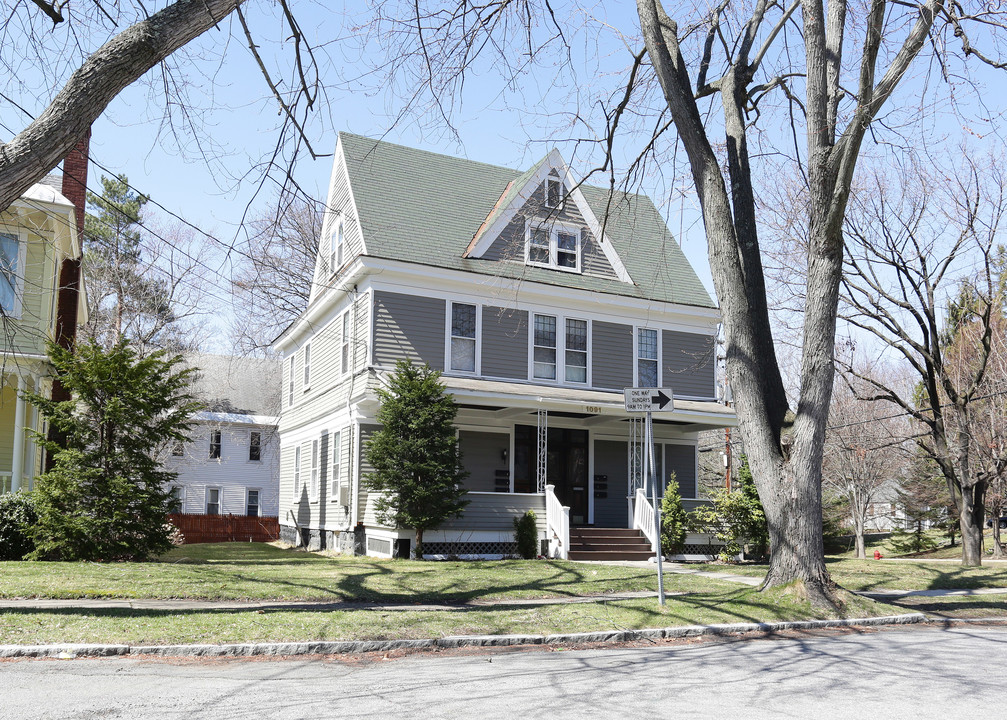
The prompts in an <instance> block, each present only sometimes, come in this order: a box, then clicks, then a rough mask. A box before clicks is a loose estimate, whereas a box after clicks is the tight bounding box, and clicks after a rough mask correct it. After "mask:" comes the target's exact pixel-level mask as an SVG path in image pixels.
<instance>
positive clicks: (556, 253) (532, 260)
mask: <svg viewBox="0 0 1007 720" xmlns="http://www.w3.org/2000/svg"><path fill="white" fill-rule="evenodd" d="M580 250H581V232H580V228H577V227H574V226H572V225H560V224H558V223H536V222H531V223H529V225H528V229H527V237H526V247H525V261H526V262H527V264H529V265H535V266H537V267H546V268H551V269H553V270H564V271H566V272H578V273H579V272H580V271H581V269H580V255H581V252H580Z"/></svg>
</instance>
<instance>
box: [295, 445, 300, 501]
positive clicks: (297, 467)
mask: <svg viewBox="0 0 1007 720" xmlns="http://www.w3.org/2000/svg"><path fill="white" fill-rule="evenodd" d="M300 499H301V446H300V445H298V446H297V447H295V448H294V500H300Z"/></svg>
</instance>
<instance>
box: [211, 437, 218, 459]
mask: <svg viewBox="0 0 1007 720" xmlns="http://www.w3.org/2000/svg"><path fill="white" fill-rule="evenodd" d="M210 459H211V460H220V430H211V431H210Z"/></svg>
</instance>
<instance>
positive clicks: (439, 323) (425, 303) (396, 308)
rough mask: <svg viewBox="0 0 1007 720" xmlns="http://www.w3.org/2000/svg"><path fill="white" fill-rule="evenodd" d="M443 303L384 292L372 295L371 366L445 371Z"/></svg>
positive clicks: (444, 310)
mask: <svg viewBox="0 0 1007 720" xmlns="http://www.w3.org/2000/svg"><path fill="white" fill-rule="evenodd" d="M445 313H446V307H445V301H444V300H441V299H437V298H428V297H420V296H417V295H404V294H402V293H392V292H386V291H383V290H378V291H375V293H374V363H375V364H376V365H395V363H396V362H397V361H399V360H410V361H412V362H415V363H426V364H428V365H429V366H430V367H431V368H433V369H434V370H443V369H444V343H445V338H446V335H445V317H446V315H445Z"/></svg>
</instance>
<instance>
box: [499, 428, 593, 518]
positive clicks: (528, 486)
mask: <svg viewBox="0 0 1007 720" xmlns="http://www.w3.org/2000/svg"><path fill="white" fill-rule="evenodd" d="M536 438H537V431H536V428H535V427H534V426H530V425H518V426H516V427H515V428H514V491H515V492H535V489H534V488H535V467H536V456H537V454H538V448H537V445H536ZM587 467H588V444H587V430H568V429H566V428H549V431H548V443H547V455H546V482H547V483H549V484H550V485H553V486H555V488H556V497H557V498H558V499H559V501H560V502H561V503H563V504H564V505H566V506H568V507H569V508H570V524H571V525H587V522H588V518H587V511H588V473H587Z"/></svg>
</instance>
